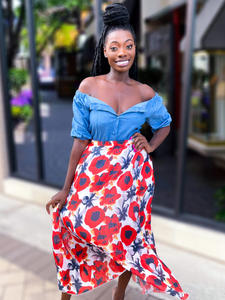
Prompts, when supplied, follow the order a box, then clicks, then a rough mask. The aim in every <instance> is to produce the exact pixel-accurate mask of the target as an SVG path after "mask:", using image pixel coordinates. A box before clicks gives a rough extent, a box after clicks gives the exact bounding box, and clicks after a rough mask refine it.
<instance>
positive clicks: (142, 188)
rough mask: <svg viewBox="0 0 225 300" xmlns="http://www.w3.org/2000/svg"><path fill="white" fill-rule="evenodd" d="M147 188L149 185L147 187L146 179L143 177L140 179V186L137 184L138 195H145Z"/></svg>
mask: <svg viewBox="0 0 225 300" xmlns="http://www.w3.org/2000/svg"><path fill="white" fill-rule="evenodd" d="M147 188H148V187H147V184H146V181H145V180H144V179H142V180H140V179H138V186H137V192H136V195H137V196H143V195H144V193H145V192H146V190H147Z"/></svg>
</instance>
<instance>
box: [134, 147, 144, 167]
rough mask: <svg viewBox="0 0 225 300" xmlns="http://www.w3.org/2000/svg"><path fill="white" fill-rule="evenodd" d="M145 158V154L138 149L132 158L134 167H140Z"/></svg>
mask: <svg viewBox="0 0 225 300" xmlns="http://www.w3.org/2000/svg"><path fill="white" fill-rule="evenodd" d="M143 161H144V158H143V155H142V154H141V153H140V152H139V151H138V152H136V153H135V155H134V157H133V158H132V161H131V163H132V164H133V167H134V168H136V167H140V165H141V164H142V163H143Z"/></svg>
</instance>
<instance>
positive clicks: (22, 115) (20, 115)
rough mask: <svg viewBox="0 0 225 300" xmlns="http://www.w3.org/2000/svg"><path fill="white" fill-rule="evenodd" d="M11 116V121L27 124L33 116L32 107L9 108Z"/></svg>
mask: <svg viewBox="0 0 225 300" xmlns="http://www.w3.org/2000/svg"><path fill="white" fill-rule="evenodd" d="M11 114H12V117H13V119H15V120H22V121H25V122H28V121H29V120H30V119H31V118H32V116H33V107H32V106H30V105H28V104H27V105H24V106H14V105H12V106H11Z"/></svg>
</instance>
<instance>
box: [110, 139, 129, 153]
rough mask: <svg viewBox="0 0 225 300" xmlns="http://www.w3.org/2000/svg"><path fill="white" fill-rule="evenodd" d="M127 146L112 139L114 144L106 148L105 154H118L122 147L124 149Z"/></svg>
mask: <svg viewBox="0 0 225 300" xmlns="http://www.w3.org/2000/svg"><path fill="white" fill-rule="evenodd" d="M126 148H127V146H126V145H123V144H121V143H119V142H117V141H114V145H113V146H112V147H111V148H109V149H108V151H107V155H111V154H113V155H119V154H120V153H121V152H122V151H123V150H124V149H126Z"/></svg>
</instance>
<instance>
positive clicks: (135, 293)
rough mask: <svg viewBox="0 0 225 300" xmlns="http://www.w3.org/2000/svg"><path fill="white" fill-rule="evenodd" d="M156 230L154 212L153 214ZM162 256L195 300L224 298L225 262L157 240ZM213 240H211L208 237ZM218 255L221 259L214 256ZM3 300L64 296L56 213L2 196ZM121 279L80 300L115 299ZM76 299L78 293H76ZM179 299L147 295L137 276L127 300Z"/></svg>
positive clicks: (0, 262)
mask: <svg viewBox="0 0 225 300" xmlns="http://www.w3.org/2000/svg"><path fill="white" fill-rule="evenodd" d="M152 228H153V232H154V215H152ZM155 241H156V249H157V253H158V255H159V257H160V258H161V259H162V260H163V261H164V262H165V263H166V265H167V266H168V267H169V268H170V269H171V270H172V272H173V274H174V275H175V277H176V278H177V279H178V280H179V282H180V284H181V286H182V288H183V289H184V291H185V292H187V293H189V294H190V295H191V296H190V300H223V299H225V290H224V283H225V265H224V264H222V263H220V262H217V261H216V260H210V259H208V258H205V257H200V256H198V255H195V254H193V253H189V252H187V251H184V250H180V249H176V248H173V247H171V246H168V245H165V244H162V243H159V242H157V236H156V237H155ZM209 243H210V241H209ZM215 259H216V258H215ZM0 279H1V280H0V300H14V299H16V300H37V299H38V300H40V299H41V300H53V299H54V300H57V299H60V292H59V291H58V287H57V282H56V272H55V266H54V262H53V258H52V251H51V217H50V216H48V214H47V213H46V212H45V208H44V207H43V206H38V205H37V204H34V203H31V202H23V201H21V200H18V199H11V198H8V197H6V196H4V195H1V194H0ZM114 286H116V280H115V281H111V282H110V283H107V284H105V285H103V286H102V287H100V288H98V289H96V290H95V291H93V292H92V293H89V294H86V295H84V296H82V297H81V296H76V299H77V300H110V299H111V290H112V288H113V287H114ZM73 298H74V299H75V297H73ZM137 298H138V299H139V300H147V299H148V300H157V299H164V300H169V299H174V298H173V297H171V296H168V295H163V294H153V295H151V296H150V295H146V296H143V295H142V294H141V293H140V289H139V286H138V285H137V284H135V283H134V282H133V281H132V280H131V281H130V284H129V287H128V288H127V293H126V297H125V300H136V299H137Z"/></svg>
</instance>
